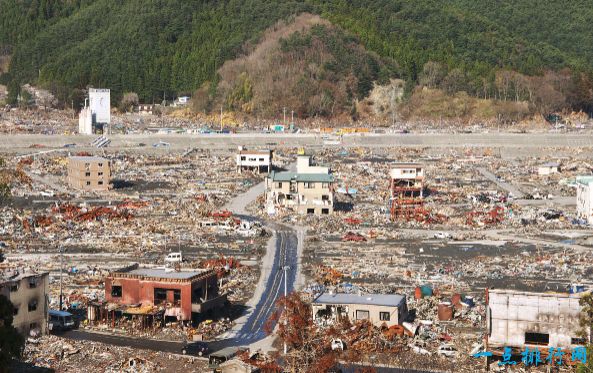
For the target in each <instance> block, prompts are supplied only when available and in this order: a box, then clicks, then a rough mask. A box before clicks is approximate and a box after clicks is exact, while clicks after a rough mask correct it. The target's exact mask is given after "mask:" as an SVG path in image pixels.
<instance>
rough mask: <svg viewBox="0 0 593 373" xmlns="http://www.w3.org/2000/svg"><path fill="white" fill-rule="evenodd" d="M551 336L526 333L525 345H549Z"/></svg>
mask: <svg viewBox="0 0 593 373" xmlns="http://www.w3.org/2000/svg"><path fill="white" fill-rule="evenodd" d="M548 343H550V335H549V334H543V333H529V332H527V333H525V344H529V345H548Z"/></svg>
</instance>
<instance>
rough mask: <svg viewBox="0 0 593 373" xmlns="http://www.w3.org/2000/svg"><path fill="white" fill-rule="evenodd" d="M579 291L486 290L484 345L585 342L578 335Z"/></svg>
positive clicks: (561, 344)
mask: <svg viewBox="0 0 593 373" xmlns="http://www.w3.org/2000/svg"><path fill="white" fill-rule="evenodd" d="M583 294H586V293H577V294H568V293H536V292H526V291H516V290H505V289H496V290H494V289H490V290H487V291H486V303H487V309H486V320H487V321H486V323H487V330H488V334H487V336H486V339H487V348H488V349H492V350H502V348H503V347H507V346H508V347H515V348H519V349H520V348H523V347H525V346H541V347H563V348H569V347H571V346H575V345H583V344H585V342H586V339H585V338H581V337H580V336H579V330H580V324H579V318H580V313H581V306H580V305H579V299H580V298H581V296H582V295H583Z"/></svg>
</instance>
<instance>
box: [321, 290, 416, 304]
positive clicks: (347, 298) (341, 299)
mask: <svg viewBox="0 0 593 373" xmlns="http://www.w3.org/2000/svg"><path fill="white" fill-rule="evenodd" d="M405 301H406V296H405V295H399V294H367V295H356V294H330V293H323V294H321V295H320V296H318V297H317V299H315V300H314V301H313V303H314V304H366V305H373V306H390V307H399V306H400V305H402V303H405Z"/></svg>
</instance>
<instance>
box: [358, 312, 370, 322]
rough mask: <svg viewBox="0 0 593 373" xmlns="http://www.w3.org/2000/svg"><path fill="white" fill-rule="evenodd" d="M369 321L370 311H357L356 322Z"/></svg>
mask: <svg viewBox="0 0 593 373" xmlns="http://www.w3.org/2000/svg"><path fill="white" fill-rule="evenodd" d="M368 319H369V311H365V310H356V320H368Z"/></svg>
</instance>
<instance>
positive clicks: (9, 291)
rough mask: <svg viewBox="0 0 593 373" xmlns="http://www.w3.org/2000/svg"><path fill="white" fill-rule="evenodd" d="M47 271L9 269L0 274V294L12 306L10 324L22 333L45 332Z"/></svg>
mask: <svg viewBox="0 0 593 373" xmlns="http://www.w3.org/2000/svg"><path fill="white" fill-rule="evenodd" d="M48 283H49V273H47V272H45V273H33V272H25V273H20V272H19V271H12V270H11V271H9V272H8V273H7V274H5V275H2V276H0V294H1V295H4V296H5V297H6V298H8V300H10V302H11V303H12V305H13V307H14V313H13V315H14V316H13V317H14V318H13V321H12V325H13V326H14V327H15V328H16V329H17V330H18V331H19V333H21V334H22V335H25V336H28V335H29V334H30V333H37V332H38V333H41V334H45V332H46V330H47V312H48V301H47V288H48Z"/></svg>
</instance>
